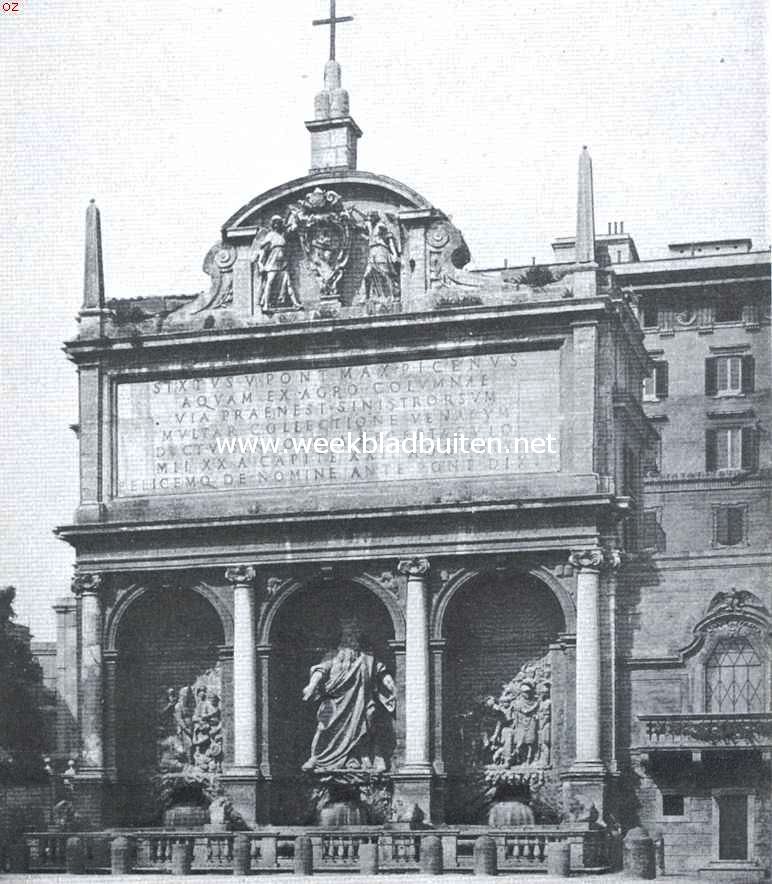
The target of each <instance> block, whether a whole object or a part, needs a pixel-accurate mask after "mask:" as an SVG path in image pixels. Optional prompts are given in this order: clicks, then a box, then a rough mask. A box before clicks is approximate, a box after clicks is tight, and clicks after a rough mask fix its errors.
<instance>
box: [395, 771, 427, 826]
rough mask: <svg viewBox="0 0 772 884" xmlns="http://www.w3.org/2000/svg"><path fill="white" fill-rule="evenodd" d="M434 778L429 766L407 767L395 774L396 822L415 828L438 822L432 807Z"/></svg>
mask: <svg viewBox="0 0 772 884" xmlns="http://www.w3.org/2000/svg"><path fill="white" fill-rule="evenodd" d="M432 777H433V771H432V769H431V767H430V766H429V765H405V766H403V767H401V768H400V769H399V770H398V771H397V772H396V773H394V774H393V776H392V780H393V782H394V800H393V803H392V807H393V811H394V822H396V823H405V824H409V825H410V826H411V827H413V828H420V827H421V826H425V825H432V824H433V823H434V822H436V820H435V819H434V816H435V814H434V813H433V810H434V808H433V807H432V803H433V802H432Z"/></svg>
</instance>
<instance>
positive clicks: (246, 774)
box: [219, 767, 268, 826]
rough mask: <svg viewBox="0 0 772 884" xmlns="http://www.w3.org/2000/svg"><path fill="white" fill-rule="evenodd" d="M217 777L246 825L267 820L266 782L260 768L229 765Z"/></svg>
mask: <svg viewBox="0 0 772 884" xmlns="http://www.w3.org/2000/svg"><path fill="white" fill-rule="evenodd" d="M219 779H220V783H221V784H222V786H223V788H224V789H225V793H226V794H227V796H228V798H230V800H231V801H232V802H233V809H234V810H235V811H236V813H238V814H240V815H241V816H242V817H243V819H244V822H245V823H246V824H247V825H248V826H254V825H255V824H258V823H266V822H267V821H268V801H267V791H266V790H267V783H266V782H265V780H264V779H263V777H262V775H261V774H260V768H258V767H230V768H228V769H227V770H226V771H225V773H223V774H221V775H220V778H219Z"/></svg>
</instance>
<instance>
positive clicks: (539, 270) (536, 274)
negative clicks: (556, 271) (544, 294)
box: [519, 264, 555, 289]
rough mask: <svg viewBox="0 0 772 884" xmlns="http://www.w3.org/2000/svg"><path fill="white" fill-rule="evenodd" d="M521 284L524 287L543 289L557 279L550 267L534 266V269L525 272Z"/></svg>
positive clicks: (530, 268)
mask: <svg viewBox="0 0 772 884" xmlns="http://www.w3.org/2000/svg"><path fill="white" fill-rule="evenodd" d="M519 282H521V283H522V284H523V285H528V286H531V288H535V289H541V288H544V286H545V285H549V284H550V283H551V282H555V277H554V276H553V275H552V271H551V270H550V269H549V267H543V266H541V265H539V264H534V266H533V267H529V268H528V270H526V271H525V273H524V274H523V275H522V276H521V277H520V280H519Z"/></svg>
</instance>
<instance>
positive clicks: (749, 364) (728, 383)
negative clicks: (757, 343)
mask: <svg viewBox="0 0 772 884" xmlns="http://www.w3.org/2000/svg"><path fill="white" fill-rule="evenodd" d="M755 368H756V366H755V360H754V358H753V356H711V357H710V358H709V359H706V360H705V395H706V396H739V395H740V394H744V393H752V392H753V391H754V388H755V382H756V378H755V374H756V371H755Z"/></svg>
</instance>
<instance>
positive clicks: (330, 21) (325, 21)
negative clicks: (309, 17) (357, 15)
mask: <svg viewBox="0 0 772 884" xmlns="http://www.w3.org/2000/svg"><path fill="white" fill-rule="evenodd" d="M344 21H354V16H353V15H342V16H340V17H338V16H336V15H335V0H330V17H329V18H317V19H314V21H313V22H312V24H315V25H329V26H330V61H335V25H336V24H338V23H339V22H344Z"/></svg>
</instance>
